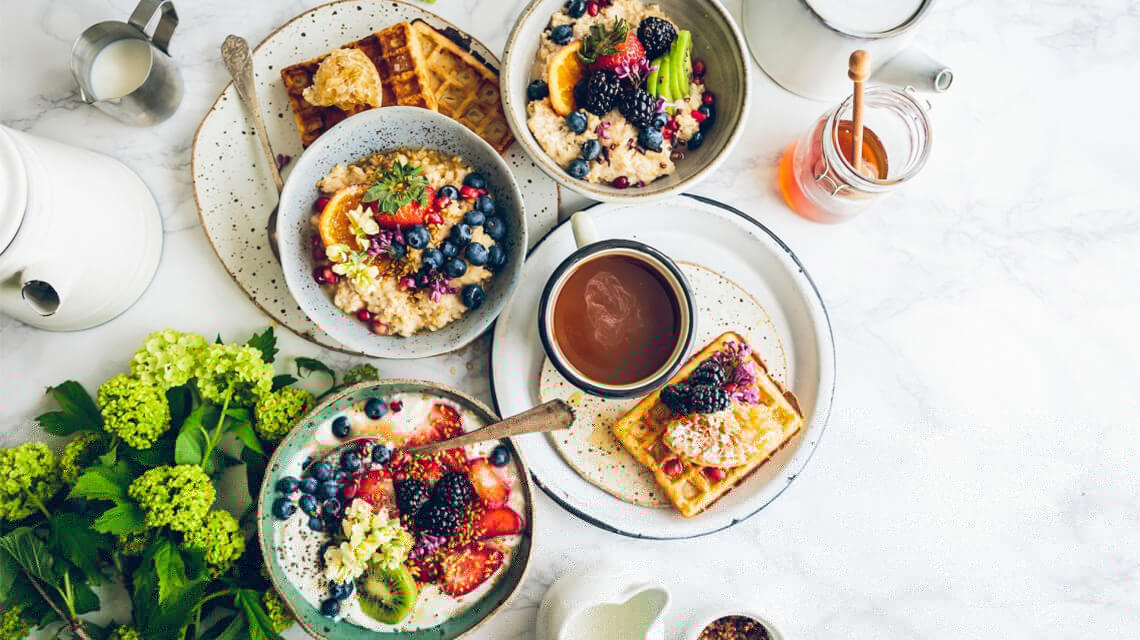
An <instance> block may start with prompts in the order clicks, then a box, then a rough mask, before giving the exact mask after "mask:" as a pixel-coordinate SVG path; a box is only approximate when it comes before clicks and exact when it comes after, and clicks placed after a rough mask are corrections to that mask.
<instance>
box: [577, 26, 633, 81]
mask: <svg viewBox="0 0 1140 640" xmlns="http://www.w3.org/2000/svg"><path fill="white" fill-rule="evenodd" d="M636 32H637V29H636V28H634V27H632V26H631V25H630V24H629V23H628V22H626V21H625V20H622V19H618V20H615V21H614V22H613V24H612V25H609V26H608V27H607V26H606V25H595V26H594V27H593V28H591V29H590V33H589V35H587V36H586V38H585V40H584V41H583V43H582V56H583V59H585V60H586V61H591V60H592V64H590V71H597V70H598V69H609V70H610V71H614V70H615V69H617V68H618V67H623V66H624V67H625V68H627V69H633V68H635V67H637V66H638V64H639V63H640V62H641V61H642V60H644V59H645V48H644V47H642V46H641V41H640V40H638V39H637V33H636Z"/></svg>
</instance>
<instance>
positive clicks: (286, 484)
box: [276, 476, 301, 494]
mask: <svg viewBox="0 0 1140 640" xmlns="http://www.w3.org/2000/svg"><path fill="white" fill-rule="evenodd" d="M276 486H277V492H278V493H286V494H288V493H293V492H294V491H296V490H297V488H298V487H300V486H301V481H300V480H298V479H296V478H294V477H293V476H285V477H284V478H281V479H280V480H278V481H277V485H276Z"/></svg>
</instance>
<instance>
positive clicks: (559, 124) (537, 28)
mask: <svg viewBox="0 0 1140 640" xmlns="http://www.w3.org/2000/svg"><path fill="white" fill-rule="evenodd" d="M745 51H746V49H745V46H744V42H743V39H742V37H741V34H740V31H739V29H738V28H737V27H736V24H735V23H734V22H733V20H732V18H731V16H730V15H729V14H728V11H727V10H726V9H725V8H724V6H723V5H721V3H720V2H718V0H533V1H532V2H531V3H530V4H529V5H527V7H526V9H524V10H523V12H522V14H521V15H520V17H519V18H518V21H517V22H516V23H515V26H514V29H513V30H512V31H511V34H510V36H509V38H508V40H507V46H506V52H505V54H504V62H503V73H502V74H501V76H500V83H501V93H502V96H503V101H504V107H505V110H506V114H507V121H508V122H509V123H510V125H511V128H512V130H513V131H514V134H515V139H517V140H518V141H519V142H520V143H521V144H522V146H523V148H524V149H526V151H527V153H528V154H529V155H530V156H531V158H532V159H533V160H534V162H535V163H536V164H537V165H538V166H540V167H542V169H543V171H545V172H546V173H547V174H549V175H550V176H551V177H552V178H554V179H555V180H557V181H558V182H559V183H560V184H562V185H563V186H565V187H567V188H569V189H572V190H574V191H577V192H578V193H581V194H582V195H585V196H587V197H590V198H594V199H597V200H606V201H614V202H621V201H629V200H635V199H636V200H647V199H660V198H665V197H667V196H670V195H674V194H677V193H680V192H681V191H683V190H685V189H687V188H691V187H692V186H694V185H695V184H697V183H698V182H699V181H701V180H702V179H704V178H705V177H707V176H709V175H710V174H711V173H712V172H713V171H715V169H716V168H717V167H718V166H719V165H720V163H721V162H722V161H723V160H724V159H725V158H726V157H727V156H728V154H729V153H730V151H731V150H732V147H733V146H734V145H735V143H736V141H737V139H738V138H739V136H740V133H741V131H742V130H743V127H744V123H745V121H746V119H747V115H748V96H749V86H750V79H751V67H750V64H749V60H748V58H747V56H746V54H745Z"/></svg>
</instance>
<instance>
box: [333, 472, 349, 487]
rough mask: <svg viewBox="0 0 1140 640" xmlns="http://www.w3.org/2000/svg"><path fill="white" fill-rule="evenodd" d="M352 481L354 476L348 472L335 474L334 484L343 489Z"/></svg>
mask: <svg viewBox="0 0 1140 640" xmlns="http://www.w3.org/2000/svg"><path fill="white" fill-rule="evenodd" d="M351 481H352V474H351V473H349V472H347V471H337V472H336V473H334V474H333V482H335V483H336V484H337V486H340V487H343V486H344V485H346V484H348V483H349V482H351Z"/></svg>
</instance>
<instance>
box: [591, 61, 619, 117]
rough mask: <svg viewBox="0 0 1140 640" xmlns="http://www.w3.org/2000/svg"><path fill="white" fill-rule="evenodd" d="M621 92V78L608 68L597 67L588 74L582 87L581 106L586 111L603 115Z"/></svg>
mask: <svg viewBox="0 0 1140 640" xmlns="http://www.w3.org/2000/svg"><path fill="white" fill-rule="evenodd" d="M620 94H621V79H620V78H618V77H617V74H615V73H614V72H613V71H610V70H609V69H598V70H597V71H594V72H593V73H591V74H590V77H589V78H587V79H586V81H585V87H584V88H583V89H582V106H583V107H585V108H586V111H589V112H590V113H592V114H594V115H596V116H599V117H601V116H604V115H606V114H607V113H609V112H610V109H613V108H614V106H615V104H616V103H617V100H618V95H620Z"/></svg>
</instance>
